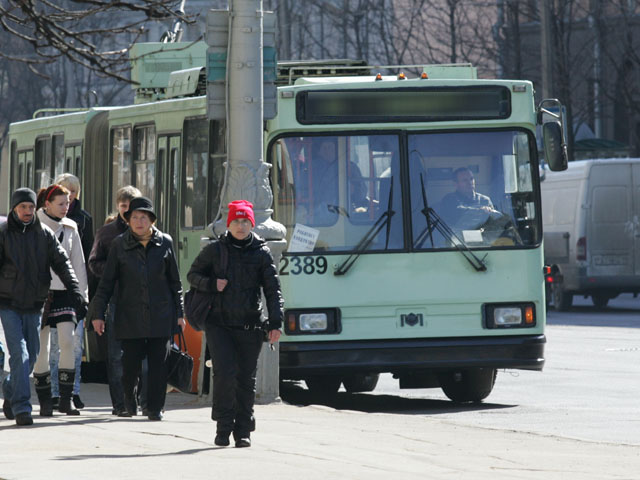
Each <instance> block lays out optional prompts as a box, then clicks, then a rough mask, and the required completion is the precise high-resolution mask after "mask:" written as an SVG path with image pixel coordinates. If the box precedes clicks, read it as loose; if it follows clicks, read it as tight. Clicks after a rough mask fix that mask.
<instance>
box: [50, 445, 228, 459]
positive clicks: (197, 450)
mask: <svg viewBox="0 0 640 480" xmlns="http://www.w3.org/2000/svg"><path fill="white" fill-rule="evenodd" d="M224 449H225V447H206V448H190V449H188V450H179V451H177V452H176V451H169V452H165V453H149V454H146V455H144V454H140V453H132V454H117V455H104V454H96V455H72V456H69V457H56V458H55V460H61V461H66V460H94V459H96V458H143V457H147V458H154V457H165V456H171V457H173V456H175V455H193V454H194V453H200V452H207V451H209V450H224Z"/></svg>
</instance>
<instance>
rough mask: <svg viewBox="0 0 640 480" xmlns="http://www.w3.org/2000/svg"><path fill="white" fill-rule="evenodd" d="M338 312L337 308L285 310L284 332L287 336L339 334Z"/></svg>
mask: <svg viewBox="0 0 640 480" xmlns="http://www.w3.org/2000/svg"><path fill="white" fill-rule="evenodd" d="M340 330H341V326H340V310H339V309H337V308H327V309H305V310H287V311H286V312H285V325H284V331H285V333H286V334H287V335H309V334H322V333H340Z"/></svg>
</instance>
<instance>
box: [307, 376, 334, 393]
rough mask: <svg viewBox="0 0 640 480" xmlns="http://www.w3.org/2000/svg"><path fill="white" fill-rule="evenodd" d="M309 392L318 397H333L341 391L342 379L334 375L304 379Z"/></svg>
mask: <svg viewBox="0 0 640 480" xmlns="http://www.w3.org/2000/svg"><path fill="white" fill-rule="evenodd" d="M304 383H306V384H307V388H308V389H309V391H310V392H311V393H313V394H316V395H332V394H334V393H336V392H337V391H338V390H339V389H340V384H341V383H342V378H340V377H335V376H333V375H317V376H313V377H307V378H305V379H304Z"/></svg>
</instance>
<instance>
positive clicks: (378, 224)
mask: <svg viewBox="0 0 640 480" xmlns="http://www.w3.org/2000/svg"><path fill="white" fill-rule="evenodd" d="M392 207H393V176H391V187H390V188H389V201H388V203H387V210H386V211H385V212H383V214H382V215H380V217H379V218H378V219H377V220H376V221H375V223H374V224H373V225H371V228H370V229H369V230H368V231H367V233H365V234H364V236H363V237H362V239H361V240H360V241H359V242H358V245H356V248H355V249H354V251H353V253H352V254H351V255H349V256H348V257H347V259H346V260H345V261H344V262H342V263H341V264H340V265H339V266H338V268H336V270H335V271H334V272H333V274H334V275H337V276H340V275H344V274H345V273H347V272H348V271H349V269H350V268H351V267H352V266H353V264H354V263H355V262H356V260H357V259H358V257H359V256H360V255H361V254H362V252H364V251H365V250H366V249H367V248H369V245H370V244H371V242H373V239H374V238H376V235H378V233H380V230H382V228H383V227H384V226H385V225H386V226H387V236H386V239H385V242H384V248H385V250H386V249H387V247H388V246H389V232H390V230H391V217H393V215H395V213H396V212H394V211H393V209H392Z"/></svg>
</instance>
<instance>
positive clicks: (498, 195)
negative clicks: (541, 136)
mask: <svg viewBox="0 0 640 480" xmlns="http://www.w3.org/2000/svg"><path fill="white" fill-rule="evenodd" d="M531 147H532V146H531V143H530V136H529V135H527V133H525V132H523V131H492V132H487V131H482V132H478V131H475V132H448V133H421V134H413V135H409V137H408V151H409V178H410V192H411V195H410V197H411V222H412V232H413V236H412V238H413V240H412V244H413V248H414V249H436V248H452V247H455V244H456V243H460V242H462V243H464V244H466V246H468V247H469V248H474V247H480V248H487V247H500V248H504V247H509V246H527V245H535V244H537V243H539V242H540V212H538V211H537V207H536V205H537V202H536V201H535V199H536V193H535V192H534V183H533V181H532V178H534V177H533V173H532V172H533V170H532V169H533V168H534V165H533V157H532V154H531V151H532V149H531ZM425 207H426V208H425ZM437 222H442V224H445V225H446V226H448V227H449V228H450V229H451V230H452V231H453V233H455V235H447V234H443V233H442V232H441V229H439V228H437V227H438V225H437Z"/></svg>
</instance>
